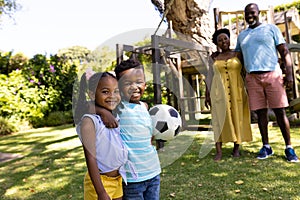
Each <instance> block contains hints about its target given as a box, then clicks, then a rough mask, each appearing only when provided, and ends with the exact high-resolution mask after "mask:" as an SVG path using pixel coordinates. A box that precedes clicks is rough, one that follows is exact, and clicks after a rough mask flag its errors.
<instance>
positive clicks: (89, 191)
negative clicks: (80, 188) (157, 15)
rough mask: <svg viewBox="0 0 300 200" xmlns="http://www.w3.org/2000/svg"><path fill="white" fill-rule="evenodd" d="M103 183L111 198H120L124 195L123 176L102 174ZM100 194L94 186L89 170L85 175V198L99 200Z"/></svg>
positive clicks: (86, 199)
mask: <svg viewBox="0 0 300 200" xmlns="http://www.w3.org/2000/svg"><path fill="white" fill-rule="evenodd" d="M99 176H100V178H101V181H102V184H103V186H104V188H105V190H106V192H107V194H108V195H109V197H110V198H111V199H116V198H120V197H122V196H123V188H122V177H121V176H117V177H108V176H105V175H100V174H99ZM97 199H98V196H97V193H96V190H95V188H94V185H93V182H92V180H91V177H90V175H89V172H87V173H86V174H85V177H84V200H97Z"/></svg>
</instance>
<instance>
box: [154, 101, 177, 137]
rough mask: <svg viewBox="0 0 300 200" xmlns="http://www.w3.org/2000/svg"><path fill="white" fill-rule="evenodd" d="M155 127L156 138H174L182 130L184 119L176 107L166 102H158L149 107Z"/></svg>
mask: <svg viewBox="0 0 300 200" xmlns="http://www.w3.org/2000/svg"><path fill="white" fill-rule="evenodd" d="M149 113H150V116H151V118H152V124H153V127H154V135H155V139H157V140H158V139H160V140H166V141H168V140H172V139H174V138H175V137H176V136H177V135H178V133H179V132H180V128H181V126H182V121H181V117H180V115H179V113H178V112H177V110H176V109H175V108H173V107H172V106H169V105H165V104H158V105H155V106H153V107H151V108H150V109H149Z"/></svg>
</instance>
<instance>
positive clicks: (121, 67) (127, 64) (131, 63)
mask: <svg viewBox="0 0 300 200" xmlns="http://www.w3.org/2000/svg"><path fill="white" fill-rule="evenodd" d="M131 68H136V69H142V70H143V71H144V66H143V65H142V64H141V63H140V62H139V61H138V60H136V59H128V60H123V61H122V62H121V63H120V64H118V65H117V66H116V68H115V70H114V71H115V74H116V77H117V79H118V80H119V79H120V73H121V72H123V71H126V70H128V69H131Z"/></svg>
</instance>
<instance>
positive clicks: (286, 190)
mask: <svg viewBox="0 0 300 200" xmlns="http://www.w3.org/2000/svg"><path fill="white" fill-rule="evenodd" d="M291 134H292V142H293V146H294V148H295V150H296V152H298V154H299V155H300V128H296V127H292V129H291ZM208 136H209V134H207V132H197V131H184V132H182V133H180V135H179V136H178V137H177V138H176V139H175V140H172V141H170V143H168V144H167V145H166V147H165V151H163V152H160V153H159V156H160V160H161V165H162V174H161V199H162V200H168V199H172V200H173V199H177V200H186V199H188V200H200V199H293V200H296V199H299V200H300V177H299V175H300V163H288V162H286V160H285V158H284V143H283V139H282V136H281V134H280V131H279V129H278V128H277V127H273V128H270V143H271V145H272V147H273V150H274V151H275V155H274V156H272V157H270V158H268V159H266V160H257V159H255V156H256V153H257V151H258V150H259V149H260V147H261V142H260V135H259V132H258V129H257V128H253V136H254V141H253V142H251V143H245V144H243V146H242V149H241V150H242V152H241V153H242V157H240V158H232V157H231V156H230V154H231V151H232V146H233V145H232V144H230V143H228V144H226V145H224V146H223V160H222V161H221V162H217V163H216V162H214V161H213V157H214V153H215V149H214V146H213V144H212V143H210V141H209V140H208V139H207V138H208ZM0 152H2V153H14V154H19V155H20V156H22V157H19V158H16V159H14V160H10V161H6V162H0V199H3V200H8V199H36V200H40V199H43V200H48V199H49V200H50V199H51V200H52V199H55V200H57V199H83V198H82V196H83V188H82V181H83V177H84V173H85V171H86V165H85V159H84V155H83V151H82V147H81V143H80V141H79V139H78V137H77V135H76V132H75V128H74V127H72V126H71V125H67V126H60V127H55V128H41V129H34V130H29V131H26V132H20V133H16V134H13V135H8V136H2V137H0ZM199 156H200V157H199Z"/></svg>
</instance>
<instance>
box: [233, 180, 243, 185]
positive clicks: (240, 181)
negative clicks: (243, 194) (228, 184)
mask: <svg viewBox="0 0 300 200" xmlns="http://www.w3.org/2000/svg"><path fill="white" fill-rule="evenodd" d="M243 183H244V181H242V180H238V181H235V184H237V185H242V184H243Z"/></svg>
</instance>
